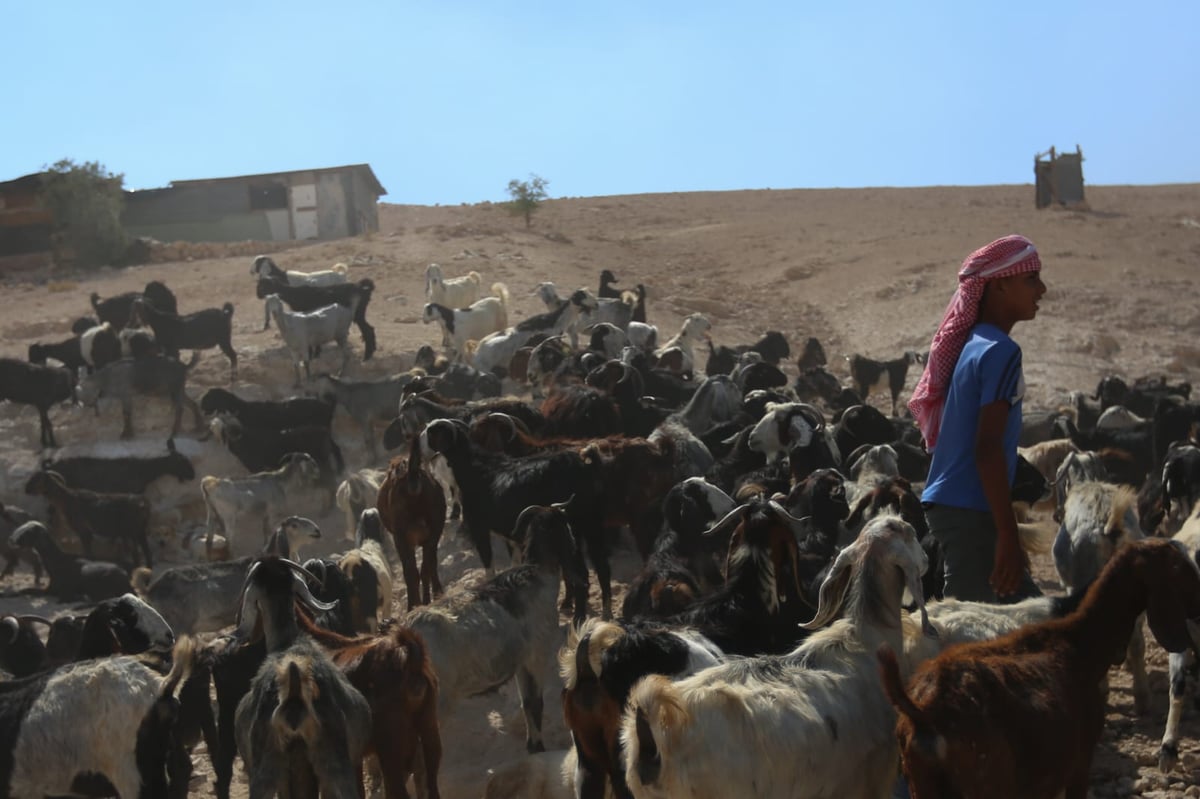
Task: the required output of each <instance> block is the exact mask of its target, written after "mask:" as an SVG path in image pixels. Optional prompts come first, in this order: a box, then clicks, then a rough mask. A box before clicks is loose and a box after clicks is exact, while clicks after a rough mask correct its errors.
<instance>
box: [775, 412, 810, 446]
mask: <svg viewBox="0 0 1200 799" xmlns="http://www.w3.org/2000/svg"><path fill="white" fill-rule="evenodd" d="M813 432H814V431H813V428H812V426H811V425H810V424H809V422H808V420H807V419H805V418H804V417H803V416H800V415H799V414H793V415H792V417H791V419H790V420H789V421H788V426H787V437H788V441H789V443H790V444H791V445H792V446H794V447H807V446H808V445H809V444H811V443H812V439H813ZM781 443H782V442H781Z"/></svg>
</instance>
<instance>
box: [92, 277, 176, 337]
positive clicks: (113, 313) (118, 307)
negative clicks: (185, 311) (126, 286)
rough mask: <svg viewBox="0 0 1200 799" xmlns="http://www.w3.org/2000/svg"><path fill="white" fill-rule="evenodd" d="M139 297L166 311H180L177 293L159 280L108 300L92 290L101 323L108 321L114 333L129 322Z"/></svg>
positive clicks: (94, 306) (97, 315) (93, 302)
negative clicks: (176, 297)
mask: <svg viewBox="0 0 1200 799" xmlns="http://www.w3.org/2000/svg"><path fill="white" fill-rule="evenodd" d="M139 299H140V300H146V301H148V302H151V303H153V304H154V307H155V308H157V309H158V310H160V311H163V312H164V313H178V311H179V309H178V307H177V304H176V302H175V295H174V294H172V293H171V290H170V289H169V288H167V286H166V284H164V283H161V282H159V281H157V280H152V281H150V282H149V283H147V284H146V287H145V288H144V289H143V290H142V291H140V292H139V291H127V292H125V293H124V294H118V295H116V296H115V297H109V298H108V299H106V300H101V299H100V295H99V294H96V293H95V292H92V296H91V302H92V309H93V310H95V311H96V317H97V319H99V323H100V324H105V323H107V324H108V325H109V326H110V327H111V328H112V330H113V332H114V333H120V332H121V330H123V329H124V328H125V326H126V325H128V324H129V320H130V317H131V315H132V312H133V303H134V300H139Z"/></svg>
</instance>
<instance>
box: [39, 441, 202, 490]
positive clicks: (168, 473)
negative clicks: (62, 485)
mask: <svg viewBox="0 0 1200 799" xmlns="http://www.w3.org/2000/svg"><path fill="white" fill-rule="evenodd" d="M42 469H43V470H45V471H52V472H57V473H58V474H60V475H62V477H63V479H64V480H66V481H67V485H69V486H71V487H72V488H82V489H86V490H88V491H100V492H104V493H110V494H140V493H142V492H143V491H145V490H146V487H147V486H149V485H150V484H151V483H153V482H155V481H157V480H159V479H160V478H163V477H174V478H175V479H176V480H178V481H179V482H180V483H184V482H187V481H188V480H195V479H196V470H195V469H194V468H193V467H192V462H191V461H190V460H188V458H187V456H186V455H183V454H182V453H180V452H179V451H178V450H176V449H175V439H172V438H169V439H167V454H166V455H157V456H155V457H151V458H137V457H120V458H93V457H87V456H77V457H73V458H58V459H54V460H46V461H43V462H42ZM31 479H32V478H31Z"/></svg>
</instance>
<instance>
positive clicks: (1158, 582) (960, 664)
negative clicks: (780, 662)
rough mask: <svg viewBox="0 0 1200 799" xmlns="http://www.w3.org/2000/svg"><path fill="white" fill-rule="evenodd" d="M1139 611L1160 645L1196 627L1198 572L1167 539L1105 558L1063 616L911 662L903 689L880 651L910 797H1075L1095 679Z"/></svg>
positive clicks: (1087, 759) (1090, 741)
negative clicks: (1071, 610) (919, 662)
mask: <svg viewBox="0 0 1200 799" xmlns="http://www.w3.org/2000/svg"><path fill="white" fill-rule="evenodd" d="M1143 612H1144V613H1146V616H1147V619H1148V621H1149V624H1150V629H1151V631H1152V632H1153V633H1154V636H1155V638H1157V639H1158V641H1159V643H1160V644H1161V645H1162V646H1163V648H1164V649H1166V650H1167V651H1169V652H1182V651H1184V650H1185V649H1186V648H1188V647H1190V646H1193V641H1194V640H1195V636H1196V634H1197V632H1200V628H1197V627H1196V623H1195V621H1194V620H1195V619H1197V618H1200V571H1198V570H1197V568H1196V565H1195V564H1194V563H1193V562H1192V561H1191V560H1189V558H1188V556H1187V555H1186V554H1184V552H1183V550H1182V549H1181V548H1180V547H1178V546H1176V545H1175V544H1173V543H1171V542H1169V541H1163V540H1159V539H1148V540H1145V541H1138V542H1134V543H1131V544H1129V545H1128V546H1126V547H1124V548H1123V549H1121V550H1120V551H1119V552H1117V554H1116V555H1114V556H1113V558H1112V560H1110V561H1109V562H1108V565H1107V566H1106V567H1105V568H1104V570H1103V571H1102V572H1101V573H1100V576H1099V578H1097V580H1096V581H1095V583H1093V584H1092V587H1091V588H1090V589H1089V590H1088V592H1087V594H1086V596H1085V597H1084V600H1083V603H1082V604H1081V605H1080V607H1079V609H1078V610H1076V611H1075V612H1074V613H1071V614H1070V615H1068V616H1066V617H1064V618H1061V619H1054V620H1050V621H1045V622H1041V623H1038V624H1031V625H1029V626H1027V627H1024V628H1022V629H1019V630H1016V631H1014V632H1012V633H1009V634H1008V635H1005V636H1003V637H1001V638H997V639H995V640H992V641H983V642H979V643H972V644H963V645H961V646H955V647H951V648H949V649H947V650H945V651H944V652H943V653H942V654H941V655H939V656H938V657H936V658H934V659H933V660H930V661H926V662H925V663H924V664H922V665H921V666H920V667H919V668H918V669H917V671H916V673H915V674H914V675H913V677H912V679H911V680H909V683H908V687H907V689H906V688H905V686H904V683H903V682H902V680H901V677H900V671H899V666H898V664H897V662H896V657H895V654H894V653H893V652H892V651H891V650H889V649H887V648H886V647H883V648H881V649H880V652H879V661H880V667H881V668H880V671H881V674H882V678H883V685H884V690H885V691H886V692H887V694H888V698H889V699H890V700H891V702H892V704H893V705H894V706H895V707H896V710H897V711H898V712H899V720H898V722H897V724H896V734H897V737H898V738H899V739H900V751H901V757H902V761H903V767H904V773H905V775H906V776H907V777H908V782H909V788H910V790H911V792H912V796H913V797H914V799H936V798H937V797H950V796H971V797H976V799H992V798H993V797H994V798H995V799H999V798H1000V797H1013V796H1020V797H1022V799H1043V797H1044V798H1045V799H1050V798H1051V797H1056V796H1060V795H1062V793H1063V792H1064V791H1065V793H1066V799H1085V797H1086V796H1087V790H1088V776H1089V771H1090V768H1091V762H1092V754H1093V752H1094V750H1095V748H1096V743H1097V742H1098V741H1099V739H1100V733H1101V729H1102V727H1103V725H1104V712H1105V702H1106V696H1105V693H1106V691H1105V687H1104V686H1105V685H1106V683H1105V677H1106V675H1107V674H1108V669H1109V667H1110V666H1112V665H1115V664H1118V663H1120V662H1121V661H1122V660H1123V659H1124V657H1125V648H1126V646H1127V645H1128V643H1129V637H1130V635H1131V634H1132V632H1133V626H1134V623H1135V622H1136V621H1137V619H1138V616H1139V615H1140V614H1142V613H1143Z"/></svg>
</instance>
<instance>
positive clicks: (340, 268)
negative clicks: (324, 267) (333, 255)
mask: <svg viewBox="0 0 1200 799" xmlns="http://www.w3.org/2000/svg"><path fill="white" fill-rule="evenodd" d="M346 269H347V267H346V265H345V264H343V263H336V264H334V265H333V266H331V267H330V268H329V271H331V272H337V273H338V274H339V275H344V274H346Z"/></svg>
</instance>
